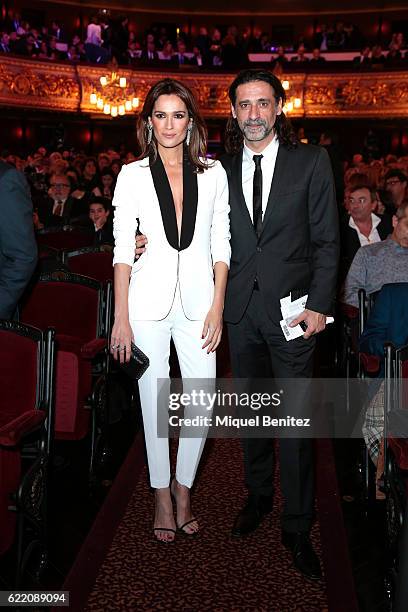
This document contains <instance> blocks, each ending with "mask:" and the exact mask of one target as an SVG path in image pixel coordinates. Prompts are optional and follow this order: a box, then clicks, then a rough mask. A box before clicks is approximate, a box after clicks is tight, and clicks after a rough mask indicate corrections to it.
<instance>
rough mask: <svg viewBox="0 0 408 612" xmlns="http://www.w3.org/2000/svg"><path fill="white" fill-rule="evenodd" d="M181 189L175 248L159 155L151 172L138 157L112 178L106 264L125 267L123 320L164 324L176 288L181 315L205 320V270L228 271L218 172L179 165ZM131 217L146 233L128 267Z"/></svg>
mask: <svg viewBox="0 0 408 612" xmlns="http://www.w3.org/2000/svg"><path fill="white" fill-rule="evenodd" d="M183 184H184V190H183V191H184V202H183V220H182V228H181V240H180V245H179V241H178V231H177V222H176V213H175V209H174V203H173V198H172V195H171V189H170V184H169V182H168V179H167V176H166V175H165V171H164V167H163V165H162V162H161V160H160V157H158V159H157V162H156V163H155V164H154V165H153V166H152V168H150V166H149V160H148V158H145V159H142V160H139V161H136V162H133V163H131V164H128V165H126V166H123V167H122V169H121V171H120V173H119V176H118V180H117V184H116V188H115V194H114V198H113V202H112V204H113V206H114V207H115V216H114V224H113V230H114V237H115V249H114V259H113V263H114V264H117V263H124V264H127V265H129V266H131V267H132V271H131V278H130V286H129V319H130V320H151V321H159V320H161V319H164V318H165V317H166V316H167V315H168V313H169V312H170V310H171V307H172V304H173V300H174V296H175V292H176V289H177V290H178V286H179V290H180V296H181V302H182V305H183V310H184V314H185V315H186V317H187V318H188V319H190V320H203V319H205V317H206V315H207V313H208V310H209V309H210V307H211V304H212V300H213V296H214V274H213V266H214V264H215V263H216V262H218V261H223V262H225V263H226V264H227V266H228V267H229V263H230V256H231V248H230V242H229V241H230V229H229V204H228V181H227V175H226V173H225V170H224V168H223V167H222V165H221V163H220V162H219V161H216V162H215V163H214V164H213V165H211V166H210V167H209V168H208V169H207V170H205V171H204V172H203V173H200V174H193V172H192V170H191V166H190V165H189V164H188V165H187V169H186V162H185V164H184V171H183ZM158 193H159V195H160V201H159V197H158ZM194 193H195V200H194ZM191 194H193V196H192V197H191ZM138 220H139V223H140V225H139V230H140V232H141V233H142V234H145V235H146V236H147V239H148V244H147V246H146V251H145V253H143V255H142V256H141V257H140V258H139V259H138V260H137V261H136V262H135V261H134V259H135V233H136V230H137V224H138Z"/></svg>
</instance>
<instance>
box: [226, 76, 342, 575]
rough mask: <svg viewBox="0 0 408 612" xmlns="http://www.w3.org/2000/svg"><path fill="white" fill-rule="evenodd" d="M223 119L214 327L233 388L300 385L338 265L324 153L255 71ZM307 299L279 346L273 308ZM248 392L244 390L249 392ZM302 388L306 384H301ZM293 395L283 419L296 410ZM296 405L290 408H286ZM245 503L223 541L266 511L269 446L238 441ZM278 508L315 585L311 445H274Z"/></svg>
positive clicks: (285, 536)
mask: <svg viewBox="0 0 408 612" xmlns="http://www.w3.org/2000/svg"><path fill="white" fill-rule="evenodd" d="M229 96H230V100H231V108H232V117H231V118H230V120H229V122H228V125H227V132H226V148H227V151H228V153H230V155H228V156H225V158H224V159H223V160H222V162H223V165H224V168H225V169H226V171H227V174H228V177H229V189H230V206H231V213H230V219H231V248H232V256H231V268H230V272H229V279H228V285H227V292H226V299H225V310H224V318H225V320H226V322H227V324H228V335H229V341H230V352H231V363H232V371H233V375H234V377H236V378H248V379H255V378H268V377H270V376H272V374H273V376H274V377H276V378H279V379H285V378H303V379H309V378H310V377H311V376H312V370H313V352H314V347H315V341H316V334H317V333H319V332H320V331H323V329H324V328H325V324H326V316H325V315H327V314H329V313H331V312H332V310H333V301H334V297H335V291H336V279H337V264H338V250H339V247H338V214H337V208H336V200H335V191H334V183H333V175H332V170H331V166H330V160H329V157H328V155H327V152H326V151H325V149H323V148H321V147H316V146H312V145H306V144H302V143H298V142H297V140H296V137H295V135H294V133H293V131H292V129H291V126H290V124H289V123H288V121H287V119H286V117H285V115H284V113H283V110H282V108H283V106H284V103H285V92H284V89H283V87H282V84H281V82H280V81H279V79H278V78H277V77H275V76H274V75H273V74H271V73H270V72H268V71H264V70H245V71H242V72H241V73H240V74H239V75H238V76H237V78H236V79H235V80H234V82H233V83H232V85H231V86H230V90H229ZM290 293H291V294H292V300H293V299H294V298H297V297H300V296H302V295H304V294H306V293H307V294H308V299H307V302H306V309H305V310H304V311H303V312H302V313H301V315H299V316H298V317H297V318H296V319H295V321H293V323H292V325H293V326H295V325H297V324H298V323H300V322H302V325H303V326H304V328H305V329H306V331H305V333H304V335H303V336H302V337H300V338H296V339H294V340H291V341H286V339H285V337H284V334H283V331H282V329H281V327H280V320H281V319H282V315H281V311H280V299H281V298H284V297H286V296H288V295H289V294H290ZM252 384H253V382H252ZM306 384H307V383H306ZM303 399H304V396H303V395H302V393H301V392H300V391H299V393H298V395H297V396H296V398H295V401H294V402H293V404H291V406H289V409H292V408H293V410H294V412H296V411H298V410H300V405H301V404H302V400H303ZM295 403H296V404H298V405H296V406H295V405H294V404H295ZM243 447H244V459H245V481H246V486H247V488H248V493H249V495H248V499H247V502H246V505H245V506H244V508H243V509H242V510H241V511H240V512H239V514H238V516H237V518H236V520H235V523H234V526H233V531H232V534H233V535H234V536H237V537H239V536H244V535H246V534H248V533H250V532H252V531H254V530H255V529H256V528H257V527H258V525H259V524H260V522H261V520H262V518H263V516H264V515H265V514H266V513H268V512H270V511H271V509H272V500H273V480H274V478H273V468H274V456H273V441H272V440H271V439H259V438H257V439H245V440H243ZM279 449H280V471H281V487H282V492H283V496H284V499H285V504H284V509H283V515H282V542H283V544H284V545H285V546H286V547H287V548H289V550H290V551H291V552H292V555H293V559H294V564H295V567H296V568H297V569H298V570H299V571H301V572H302V573H303V574H304V575H305V576H307V577H309V578H314V579H317V578H320V576H321V570H320V564H319V560H318V558H317V556H316V554H315V552H314V550H313V548H312V545H311V542H310V538H309V531H310V527H311V523H312V520H313V507H314V487H313V453H312V440H310V439H293V438H289V439H288V438H286V439H285V438H282V439H281V440H280V443H279Z"/></svg>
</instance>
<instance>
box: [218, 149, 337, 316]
mask: <svg viewBox="0 0 408 612" xmlns="http://www.w3.org/2000/svg"><path fill="white" fill-rule="evenodd" d="M222 163H223V166H224V168H225V170H226V172H227V174H228V177H229V188H230V206H231V213H230V219H231V248H232V254H231V265H230V271H229V279H228V284H227V292H226V301H225V311H224V316H225V320H226V321H227V322H230V323H237V322H238V321H239V320H240V319H241V318H242V316H243V314H244V312H245V309H246V307H247V305H248V302H249V299H250V297H251V293H252V289H253V285H254V279H255V278H256V279H257V280H258V285H259V289H260V291H261V293H262V296H263V299H264V302H265V306H266V309H267V312H268V314H269V316H270V318H271V319H272V320H273V321H274V322H279V321H280V319H281V318H282V317H281V312H280V301H279V300H280V298H282V297H285V296H287V295H288V294H289V292H292V294H293V296H292V297H293V298H296V297H300V295H301V294H302V293H303V292H304V293H306V292H307V293H308V294H309V298H308V301H307V305H306V306H307V308H309V309H311V310H314V311H317V312H320V313H324V314H327V313H330V312H332V310H333V302H334V297H335V292H336V280H337V265H338V255H339V236H338V213H337V207H336V198H335V192H334V183H333V174H332V170H331V166H330V160H329V157H328V155H327V152H326V151H325V150H324V149H323V148H321V147H316V146H313V145H305V144H299V146H298V147H297V148H295V149H287V148H285V147H284V146H282V145H280V146H279V150H278V155H277V158H276V165H275V171H274V176H273V181H272V186H271V191H270V194H269V200H268V205H267V208H266V211H265V214H264V218H263V223H262V232H261V235H260V238H259V240H258V238H257V236H256V233H255V230H254V227H253V224H252V222H251V218H250V215H249V212H248V209H247V206H246V203H245V199H244V195H243V191H242V152H241V153H240V154H238V155H235V156H232V157H230V156H225V157H224V158H223V160H222Z"/></svg>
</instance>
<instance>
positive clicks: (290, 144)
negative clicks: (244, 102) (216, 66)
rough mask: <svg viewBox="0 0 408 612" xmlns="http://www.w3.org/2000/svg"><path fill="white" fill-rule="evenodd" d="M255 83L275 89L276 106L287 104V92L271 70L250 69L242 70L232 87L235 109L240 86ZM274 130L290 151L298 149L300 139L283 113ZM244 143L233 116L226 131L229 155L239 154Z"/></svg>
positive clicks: (279, 116) (232, 100)
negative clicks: (262, 83)
mask: <svg viewBox="0 0 408 612" xmlns="http://www.w3.org/2000/svg"><path fill="white" fill-rule="evenodd" d="M253 81H264V82H265V83H268V85H270V86H271V87H272V89H273V92H274V98H275V101H276V104H278V103H279V101H281V102H282V106H283V105H284V104H285V102H286V94H285V90H284V89H283V87H282V83H281V82H280V80H279V79H278V78H277V77H276V76H275V75H274V74H272V72H269V70H256V69H248V70H242V71H241V72H240V73H239V74H238V76H237V77H236V78H235V79H234V81H233V82H232V83H231V85H230V88H229V91H228V94H229V98H230V100H231V104H232V106H234V107H235V103H236V100H237V89H238V87H239V86H240V85H244V84H245V83H252V82H253ZM274 128H275V132H276V135H277V137H278V140H279V143H280V144H281V145H283V146H285V147H287V148H288V149H294V148H295V147H297V145H298V139H297V137H296V134H295V132H294V131H293V128H292V125H291V123H290V121H289V119H288V118H287V117H286V115H285V114H284V113H283V112H282V113H281V114H280V115H277V117H276V121H275V125H274ZM243 142H244V135H243V133H242V130H241V128H240V127H239V125H238V121H237V120H236V119H234V117H232V116H231V117H230V118H229V119H228V122H227V126H226V129H225V149H226V151H227V153H230V154H231V155H235V154H236V153H238V152H239V151H240V150H241V149H242V145H243Z"/></svg>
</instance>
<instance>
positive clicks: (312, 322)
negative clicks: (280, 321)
mask: <svg viewBox="0 0 408 612" xmlns="http://www.w3.org/2000/svg"><path fill="white" fill-rule="evenodd" d="M302 321H304V325H306V326H307V329H306V331H305V333H304V334H303V338H305V340H307V339H308V338H310V336H313V335H314V334H318V333H319V332H321V331H323V330H324V328H325V327H326V315H324V314H320V312H315V311H314V310H308V309H307V308H306V309H305V310H304V311H303V312H302V313H301V314H300V315H299V316H298V317H296V319H293V321H292V323H291V324H290V325H289V327H296V325H299V323H301V322H302ZM301 327H302V329H303V325H302V326H301Z"/></svg>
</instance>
